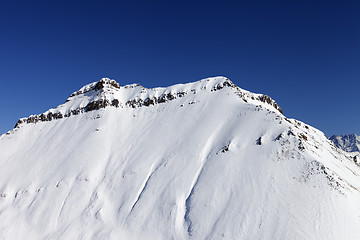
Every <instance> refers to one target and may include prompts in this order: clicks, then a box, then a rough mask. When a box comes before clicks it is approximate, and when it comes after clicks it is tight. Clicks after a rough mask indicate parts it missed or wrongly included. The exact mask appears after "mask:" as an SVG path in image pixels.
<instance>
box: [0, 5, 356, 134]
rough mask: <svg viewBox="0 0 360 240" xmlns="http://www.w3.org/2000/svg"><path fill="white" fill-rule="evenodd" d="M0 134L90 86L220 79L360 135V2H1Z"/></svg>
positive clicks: (310, 119)
mask: <svg viewBox="0 0 360 240" xmlns="http://www.w3.org/2000/svg"><path fill="white" fill-rule="evenodd" d="M0 28H1V29H0V30H1V31H0V81H1V102H2V104H1V111H0V112H1V113H0V114H1V115H0V133H4V132H6V131H8V130H10V129H12V128H13V126H14V125H15V123H16V121H17V120H18V118H20V117H26V116H28V115H31V114H39V113H42V112H44V111H46V110H47V109H49V108H52V107H56V106H57V105H59V104H62V103H63V102H64V101H65V100H66V99H67V97H68V96H69V95H70V94H71V93H72V92H74V91H76V90H78V89H79V88H80V87H82V86H83V85H85V84H88V83H90V82H94V81H97V80H99V79H100V78H101V77H110V78H113V79H115V80H117V81H118V82H119V83H120V84H122V85H124V84H129V83H141V84H142V85H143V86H145V87H157V86H167V85H172V84H176V83H186V82H191V81H197V80H199V79H202V78H206V77H210V76H217V75H223V76H227V77H229V78H230V79H231V80H232V81H233V82H234V83H235V84H237V85H238V86H239V87H241V88H243V89H246V90H250V91H252V92H257V93H264V94H267V95H269V96H271V97H272V98H274V99H275V100H276V101H277V102H278V103H279V105H280V106H281V107H282V108H283V110H284V114H285V115H286V116H287V117H291V118H296V119H299V120H301V121H304V122H306V123H308V124H310V125H312V126H314V127H316V128H319V129H320V130H322V131H324V132H325V134H327V135H328V136H330V135H332V134H347V133H357V134H360V124H359V122H360V121H359V120H360V110H359V105H360V81H359V80H360V4H359V3H357V2H356V1H353V2H350V1H331V0H327V1H314V0H313V1H113V2H111V1H81V2H80V1H36V0H35V1H1V3H0Z"/></svg>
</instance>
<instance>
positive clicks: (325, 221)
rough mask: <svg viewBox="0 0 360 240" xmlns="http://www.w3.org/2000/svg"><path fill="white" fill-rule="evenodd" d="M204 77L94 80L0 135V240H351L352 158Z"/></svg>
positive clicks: (355, 235)
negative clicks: (155, 82) (159, 81)
mask: <svg viewBox="0 0 360 240" xmlns="http://www.w3.org/2000/svg"><path fill="white" fill-rule="evenodd" d="M281 112H282V111H281V109H280V107H279V106H278V105H277V104H276V103H275V102H274V101H273V100H272V99H271V98H269V97H267V96H265V95H262V94H253V93H251V92H248V91H245V90H242V89H240V88H238V87H237V86H235V85H234V84H233V83H232V82H231V81H230V80H229V79H227V78H224V77H216V78H209V79H204V80H201V81H198V82H195V83H189V84H179V85H175V86H171V87H168V88H154V89H146V88H143V87H142V86H140V85H136V84H133V85H127V86H119V85H118V84H117V83H116V82H115V81H113V80H109V79H102V80H100V81H99V82H97V83H92V84H89V85H86V86H84V87H83V88H82V89H80V90H79V91H77V92H75V93H73V94H72V95H71V97H69V99H68V100H67V101H66V102H65V103H64V104H62V105H60V106H58V107H57V108H54V109H50V110H49V111H47V112H46V113H44V114H41V115H33V116H30V117H28V118H23V119H20V120H19V122H18V123H17V125H16V128H14V129H13V130H11V131H10V132H8V133H6V134H3V135H1V136H0V219H1V221H0V239H249V240H257V239H258V240H264V239H269V240H273V239H291V240H292V239H314V240H315V239H316V240H320V239H323V240H331V239H334V240H335V239H336V240H338V239H342V240H346V239H349V240H352V239H354V240H356V239H360V227H359V226H360V204H359V202H360V192H359V191H360V167H359V165H357V163H356V162H355V161H354V158H353V157H352V156H351V155H347V154H346V153H345V152H342V151H340V150H338V149H337V148H336V147H335V146H334V145H333V144H332V143H331V142H330V141H329V140H328V139H327V138H326V136H325V135H324V134H323V133H322V132H320V131H319V130H317V129H314V128H313V127H311V126H308V125H306V124H304V123H302V122H300V121H297V120H294V119H287V118H286V117H285V116H284V115H282V113H281Z"/></svg>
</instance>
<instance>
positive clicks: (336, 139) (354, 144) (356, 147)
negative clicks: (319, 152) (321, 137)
mask: <svg viewBox="0 0 360 240" xmlns="http://www.w3.org/2000/svg"><path fill="white" fill-rule="evenodd" d="M329 139H330V140H331V141H332V142H333V143H334V144H335V146H336V147H337V148H340V149H341V150H344V151H345V152H359V151H360V136H357V135H356V134H347V135H339V136H338V135H333V136H331V137H330V138H329Z"/></svg>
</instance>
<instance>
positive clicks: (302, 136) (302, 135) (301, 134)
mask: <svg viewBox="0 0 360 240" xmlns="http://www.w3.org/2000/svg"><path fill="white" fill-rule="evenodd" d="M299 137H300V138H302V139H303V140H305V141H307V139H308V138H307V136H305V134H303V133H300V134H299Z"/></svg>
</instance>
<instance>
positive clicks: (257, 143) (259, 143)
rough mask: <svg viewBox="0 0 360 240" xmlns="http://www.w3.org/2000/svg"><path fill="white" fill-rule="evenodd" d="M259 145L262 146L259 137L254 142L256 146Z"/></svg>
mask: <svg viewBox="0 0 360 240" xmlns="http://www.w3.org/2000/svg"><path fill="white" fill-rule="evenodd" d="M261 144H262V141H261V137H259V138H258V139H257V140H256V145H261Z"/></svg>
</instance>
